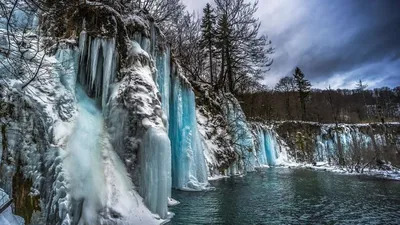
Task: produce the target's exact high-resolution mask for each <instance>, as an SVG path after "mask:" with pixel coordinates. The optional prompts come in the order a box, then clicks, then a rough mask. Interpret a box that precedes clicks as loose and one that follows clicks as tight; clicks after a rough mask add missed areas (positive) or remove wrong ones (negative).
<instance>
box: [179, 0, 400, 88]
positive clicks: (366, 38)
mask: <svg viewBox="0 0 400 225" xmlns="http://www.w3.org/2000/svg"><path fill="white" fill-rule="evenodd" d="M184 1H186V2H190V1H192V2H194V1H193V0H184ZM195 2H196V5H193V4H192V5H191V6H193V7H192V8H191V9H195V8H198V7H200V8H201V5H203V4H205V2H207V1H206V0H203V2H202V1H201V0H198V1H195ZM259 3H260V4H259V11H258V16H259V18H260V20H261V21H262V28H261V29H262V31H263V32H265V33H267V34H268V35H269V37H270V38H271V40H272V42H273V44H274V46H275V48H276V53H275V55H274V64H273V65H272V68H271V71H270V73H269V74H267V75H266V79H265V83H266V84H268V85H269V86H273V85H274V84H275V83H276V82H277V80H278V79H279V78H280V77H283V76H286V75H291V74H292V71H293V68H294V67H296V66H299V67H300V68H301V69H302V70H303V71H304V72H305V74H306V76H307V77H308V78H309V79H310V80H311V82H312V83H313V85H314V86H316V87H319V88H325V87H327V86H328V85H331V86H332V87H333V88H351V87H354V84H355V83H356V82H357V80H359V79H362V80H364V81H365V82H366V83H367V84H368V85H369V87H371V88H374V87H379V86H389V87H394V86H399V85H400V1H398V0H373V1H372V0H371V1H366V0H330V1H328V0H325V1H322V0H303V1H299V0H260V1H259Z"/></svg>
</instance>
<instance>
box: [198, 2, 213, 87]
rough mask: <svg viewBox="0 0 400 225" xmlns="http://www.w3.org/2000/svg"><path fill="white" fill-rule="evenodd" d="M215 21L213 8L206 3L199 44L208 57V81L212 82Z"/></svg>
mask: <svg viewBox="0 0 400 225" xmlns="http://www.w3.org/2000/svg"><path fill="white" fill-rule="evenodd" d="M215 21H216V16H215V14H214V9H213V8H212V7H211V5H210V3H207V4H206V6H205V7H204V9H203V19H202V23H201V31H202V39H201V42H200V46H201V48H202V50H203V51H204V54H205V55H206V57H208V63H209V67H210V68H209V70H210V83H211V84H214V64H213V61H214V60H213V58H214V49H215Z"/></svg>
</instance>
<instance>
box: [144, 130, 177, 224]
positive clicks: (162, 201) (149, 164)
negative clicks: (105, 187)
mask: <svg viewBox="0 0 400 225" xmlns="http://www.w3.org/2000/svg"><path fill="white" fill-rule="evenodd" d="M170 146H171V144H170V141H169V139H168V136H167V134H166V133H165V131H164V130H161V129H159V128H156V127H151V128H149V129H148V130H147V132H146V134H145V135H144V138H143V141H142V145H141V148H142V149H141V153H142V154H141V156H140V166H141V167H142V168H141V173H142V174H141V176H140V179H141V181H140V194H141V196H142V197H143V200H144V203H145V204H146V206H147V207H148V208H149V209H150V211H152V212H154V213H157V214H158V215H159V216H160V217H161V218H166V217H167V216H168V208H167V206H168V197H169V195H170V188H171V186H170V177H171V163H170V162H171V147H170Z"/></svg>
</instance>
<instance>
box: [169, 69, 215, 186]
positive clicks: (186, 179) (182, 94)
mask: <svg viewBox="0 0 400 225" xmlns="http://www.w3.org/2000/svg"><path fill="white" fill-rule="evenodd" d="M176 73H177V70H176V68H173V74H174V75H173V76H172V82H171V83H172V86H171V88H172V91H171V93H172V96H171V98H170V113H169V116H170V119H169V124H170V126H169V137H170V138H171V145H172V150H173V154H172V178H173V179H172V185H173V187H175V188H179V189H183V190H189V189H190V190H202V189H204V188H206V186H207V185H208V181H207V167H206V164H205V158H204V155H203V145H202V139H201V135H199V133H198V129H197V120H196V107H195V97H194V93H193V91H192V89H191V87H190V86H188V85H186V84H182V81H181V80H180V79H181V78H180V77H179V76H178V75H177V74H176Z"/></svg>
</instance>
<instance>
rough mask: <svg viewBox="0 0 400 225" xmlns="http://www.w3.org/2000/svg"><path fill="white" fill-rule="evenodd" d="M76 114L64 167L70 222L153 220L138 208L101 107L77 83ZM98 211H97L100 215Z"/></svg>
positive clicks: (130, 222) (137, 200)
mask: <svg viewBox="0 0 400 225" xmlns="http://www.w3.org/2000/svg"><path fill="white" fill-rule="evenodd" d="M76 96H77V100H78V116H77V119H76V126H75V129H74V132H73V133H72V135H71V136H70V137H69V140H68V143H67V153H66V156H65V159H64V166H65V168H66V170H67V174H68V177H69V189H70V194H71V198H72V202H73V205H74V210H75V211H74V215H73V218H74V221H72V224H82V225H84V224H109V223H111V222H113V224H135V222H140V221H150V222H151V221H153V222H154V221H155V219H154V218H152V216H151V213H150V212H147V213H142V212H141V211H143V210H147V209H146V208H143V207H142V208H141V207H140V204H139V203H138V202H139V201H140V196H138V195H137V194H135V192H134V191H133V186H132V183H131V181H130V178H129V177H128V176H127V172H126V170H125V167H124V165H123V164H122V163H121V162H120V160H119V158H118V157H117V156H116V155H115V153H114V152H113V150H112V147H111V144H110V143H109V142H108V137H107V133H106V131H105V130H104V121H103V117H102V112H101V110H100V108H99V107H98V106H97V105H96V102H95V100H94V99H91V98H89V97H88V96H87V95H86V93H85V92H84V90H83V88H81V87H80V86H77V88H76ZM99 212H100V214H99Z"/></svg>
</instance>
